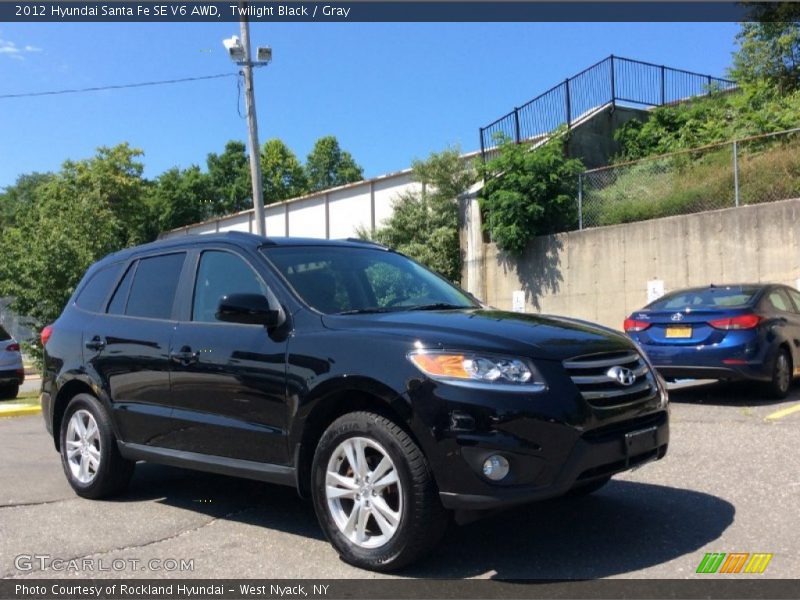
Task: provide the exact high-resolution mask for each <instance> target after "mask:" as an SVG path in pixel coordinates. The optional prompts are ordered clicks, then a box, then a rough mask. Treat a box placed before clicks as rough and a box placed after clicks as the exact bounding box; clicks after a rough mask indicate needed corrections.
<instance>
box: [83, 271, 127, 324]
mask: <svg viewBox="0 0 800 600" xmlns="http://www.w3.org/2000/svg"><path fill="white" fill-rule="evenodd" d="M121 268H122V265H121V264H116V265H111V266H109V267H104V268H102V269H100V270H99V271H97V272H96V273H94V274H93V275H92V276H91V278H90V279H89V281H88V282H86V285H84V286H83V288H82V289H81V291H80V293H79V294H78V297H77V298H76V299H75V304H76V305H77V306H78V307H79V308H82V309H83V310H88V311H89V312H101V311H102V310H103V305H104V303H105V300H106V298H108V295H109V294H110V293H111V286H112V285H114V283H116V281H117V278H118V277H119V272H120V269H121Z"/></svg>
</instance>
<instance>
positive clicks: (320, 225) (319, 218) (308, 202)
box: [161, 169, 421, 239]
mask: <svg viewBox="0 0 800 600" xmlns="http://www.w3.org/2000/svg"><path fill="white" fill-rule="evenodd" d="M420 188H421V186H420V184H418V183H416V182H415V181H413V179H412V175H411V170H410V169H407V170H405V171H399V172H397V173H392V174H390V175H384V176H381V177H376V178H374V179H368V180H366V181H359V182H357V183H352V184H349V185H345V186H342V187H339V188H333V189H331V190H326V191H325V192H322V193H317V194H314V195H311V196H304V197H302V198H293V199H291V200H285V201H284V202H280V203H277V204H270V205H267V206H266V207H264V212H265V215H266V218H265V225H266V230H267V235H268V236H275V237H283V236H286V235H289V236H293V237H316V238H325V237H330V238H332V239H338V238H347V237H355V236H356V235H357V231H358V229H359V227H362V228H364V229H365V230H367V231H369V230H371V229H372V227H373V225H374V226H375V227H380V226H381V225H382V224H383V222H384V221H385V220H386V219H388V218H389V217H390V216H391V215H392V213H393V212H394V208H393V204H394V201H395V200H396V199H397V198H398V197H399V196H400V195H401V194H402V193H404V192H407V191H412V190H419V189H420ZM326 197H327V209H326ZM287 220H288V224H289V229H288V231H287V230H286V223H287ZM255 230H256V226H255V222H254V221H253V211H252V210H247V211H243V212H240V213H236V214H233V215H228V216H224V217H218V218H215V219H211V220H209V221H205V222H203V223H197V224H194V225H188V226H186V227H181V228H180V229H174V230H172V231H167V232H165V233H162V234H161V238H170V237H175V236H180V235H192V234H206V233H216V232H224V231H253V232H254V231H255Z"/></svg>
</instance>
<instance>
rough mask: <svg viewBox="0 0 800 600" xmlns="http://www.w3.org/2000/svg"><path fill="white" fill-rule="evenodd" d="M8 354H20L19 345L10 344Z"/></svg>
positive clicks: (7, 347) (7, 348) (7, 349)
mask: <svg viewBox="0 0 800 600" xmlns="http://www.w3.org/2000/svg"><path fill="white" fill-rule="evenodd" d="M6 351H7V352H19V344H9V345H8V346H6Z"/></svg>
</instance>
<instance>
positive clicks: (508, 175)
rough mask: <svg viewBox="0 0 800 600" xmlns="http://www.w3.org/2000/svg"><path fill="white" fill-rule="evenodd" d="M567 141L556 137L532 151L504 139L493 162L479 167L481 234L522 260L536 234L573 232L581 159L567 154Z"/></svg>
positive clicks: (581, 166)
mask: <svg viewBox="0 0 800 600" xmlns="http://www.w3.org/2000/svg"><path fill="white" fill-rule="evenodd" d="M565 141H566V136H565V135H564V134H563V133H556V134H555V135H553V136H552V137H551V139H550V141H548V142H547V143H545V144H543V145H542V146H539V147H538V148H534V149H531V148H530V147H529V146H528V145H527V144H516V143H514V142H513V141H511V140H505V141H504V142H503V143H502V144H501V146H500V151H499V154H498V155H497V157H495V158H493V159H492V160H490V161H489V162H488V163H487V164H486V165H485V166H483V167H482V174H483V176H484V179H486V184H485V185H484V187H483V191H482V192H481V198H480V202H481V210H482V212H483V214H484V215H485V220H484V229H485V230H487V231H489V232H490V234H491V236H492V239H494V241H495V242H497V245H498V247H499V248H500V249H501V250H504V251H507V252H509V253H511V254H514V255H521V254H522V252H523V251H524V250H525V247H526V246H527V245H528V242H529V241H530V240H531V239H532V238H534V237H535V236H537V235H546V234H550V233H556V232H559V231H568V230H569V229H573V228H574V226H575V225H577V222H578V211H577V206H576V204H575V198H576V197H577V179H578V173H580V172H582V171H583V168H584V167H583V164H582V163H581V161H580V160H578V159H574V158H568V157H567V156H566V153H565V148H564V146H565Z"/></svg>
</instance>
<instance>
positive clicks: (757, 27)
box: [730, 2, 800, 92]
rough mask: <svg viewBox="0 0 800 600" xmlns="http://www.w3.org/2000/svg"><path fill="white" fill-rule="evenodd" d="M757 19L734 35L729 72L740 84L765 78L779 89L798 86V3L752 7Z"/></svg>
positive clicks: (799, 56)
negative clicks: (736, 46)
mask: <svg viewBox="0 0 800 600" xmlns="http://www.w3.org/2000/svg"><path fill="white" fill-rule="evenodd" d="M753 10H755V13H754V16H755V18H756V20H754V21H750V22H747V23H742V28H741V30H740V31H739V33H738V34H737V35H736V41H737V43H738V45H739V48H738V50H737V51H736V52H734V55H733V67H732V68H731V69H730V74H731V76H732V77H733V78H734V79H736V81H737V82H739V83H740V84H744V85H748V84H754V83H758V82H767V83H769V84H770V85H771V86H773V87H774V88H775V89H777V90H778V91H779V92H787V91H790V90H795V89H797V88H798V87H800V7H798V5H797V4H794V3H791V2H787V3H779V4H778V3H775V4H765V5H761V6H758V7H755V8H754V9H753Z"/></svg>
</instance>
